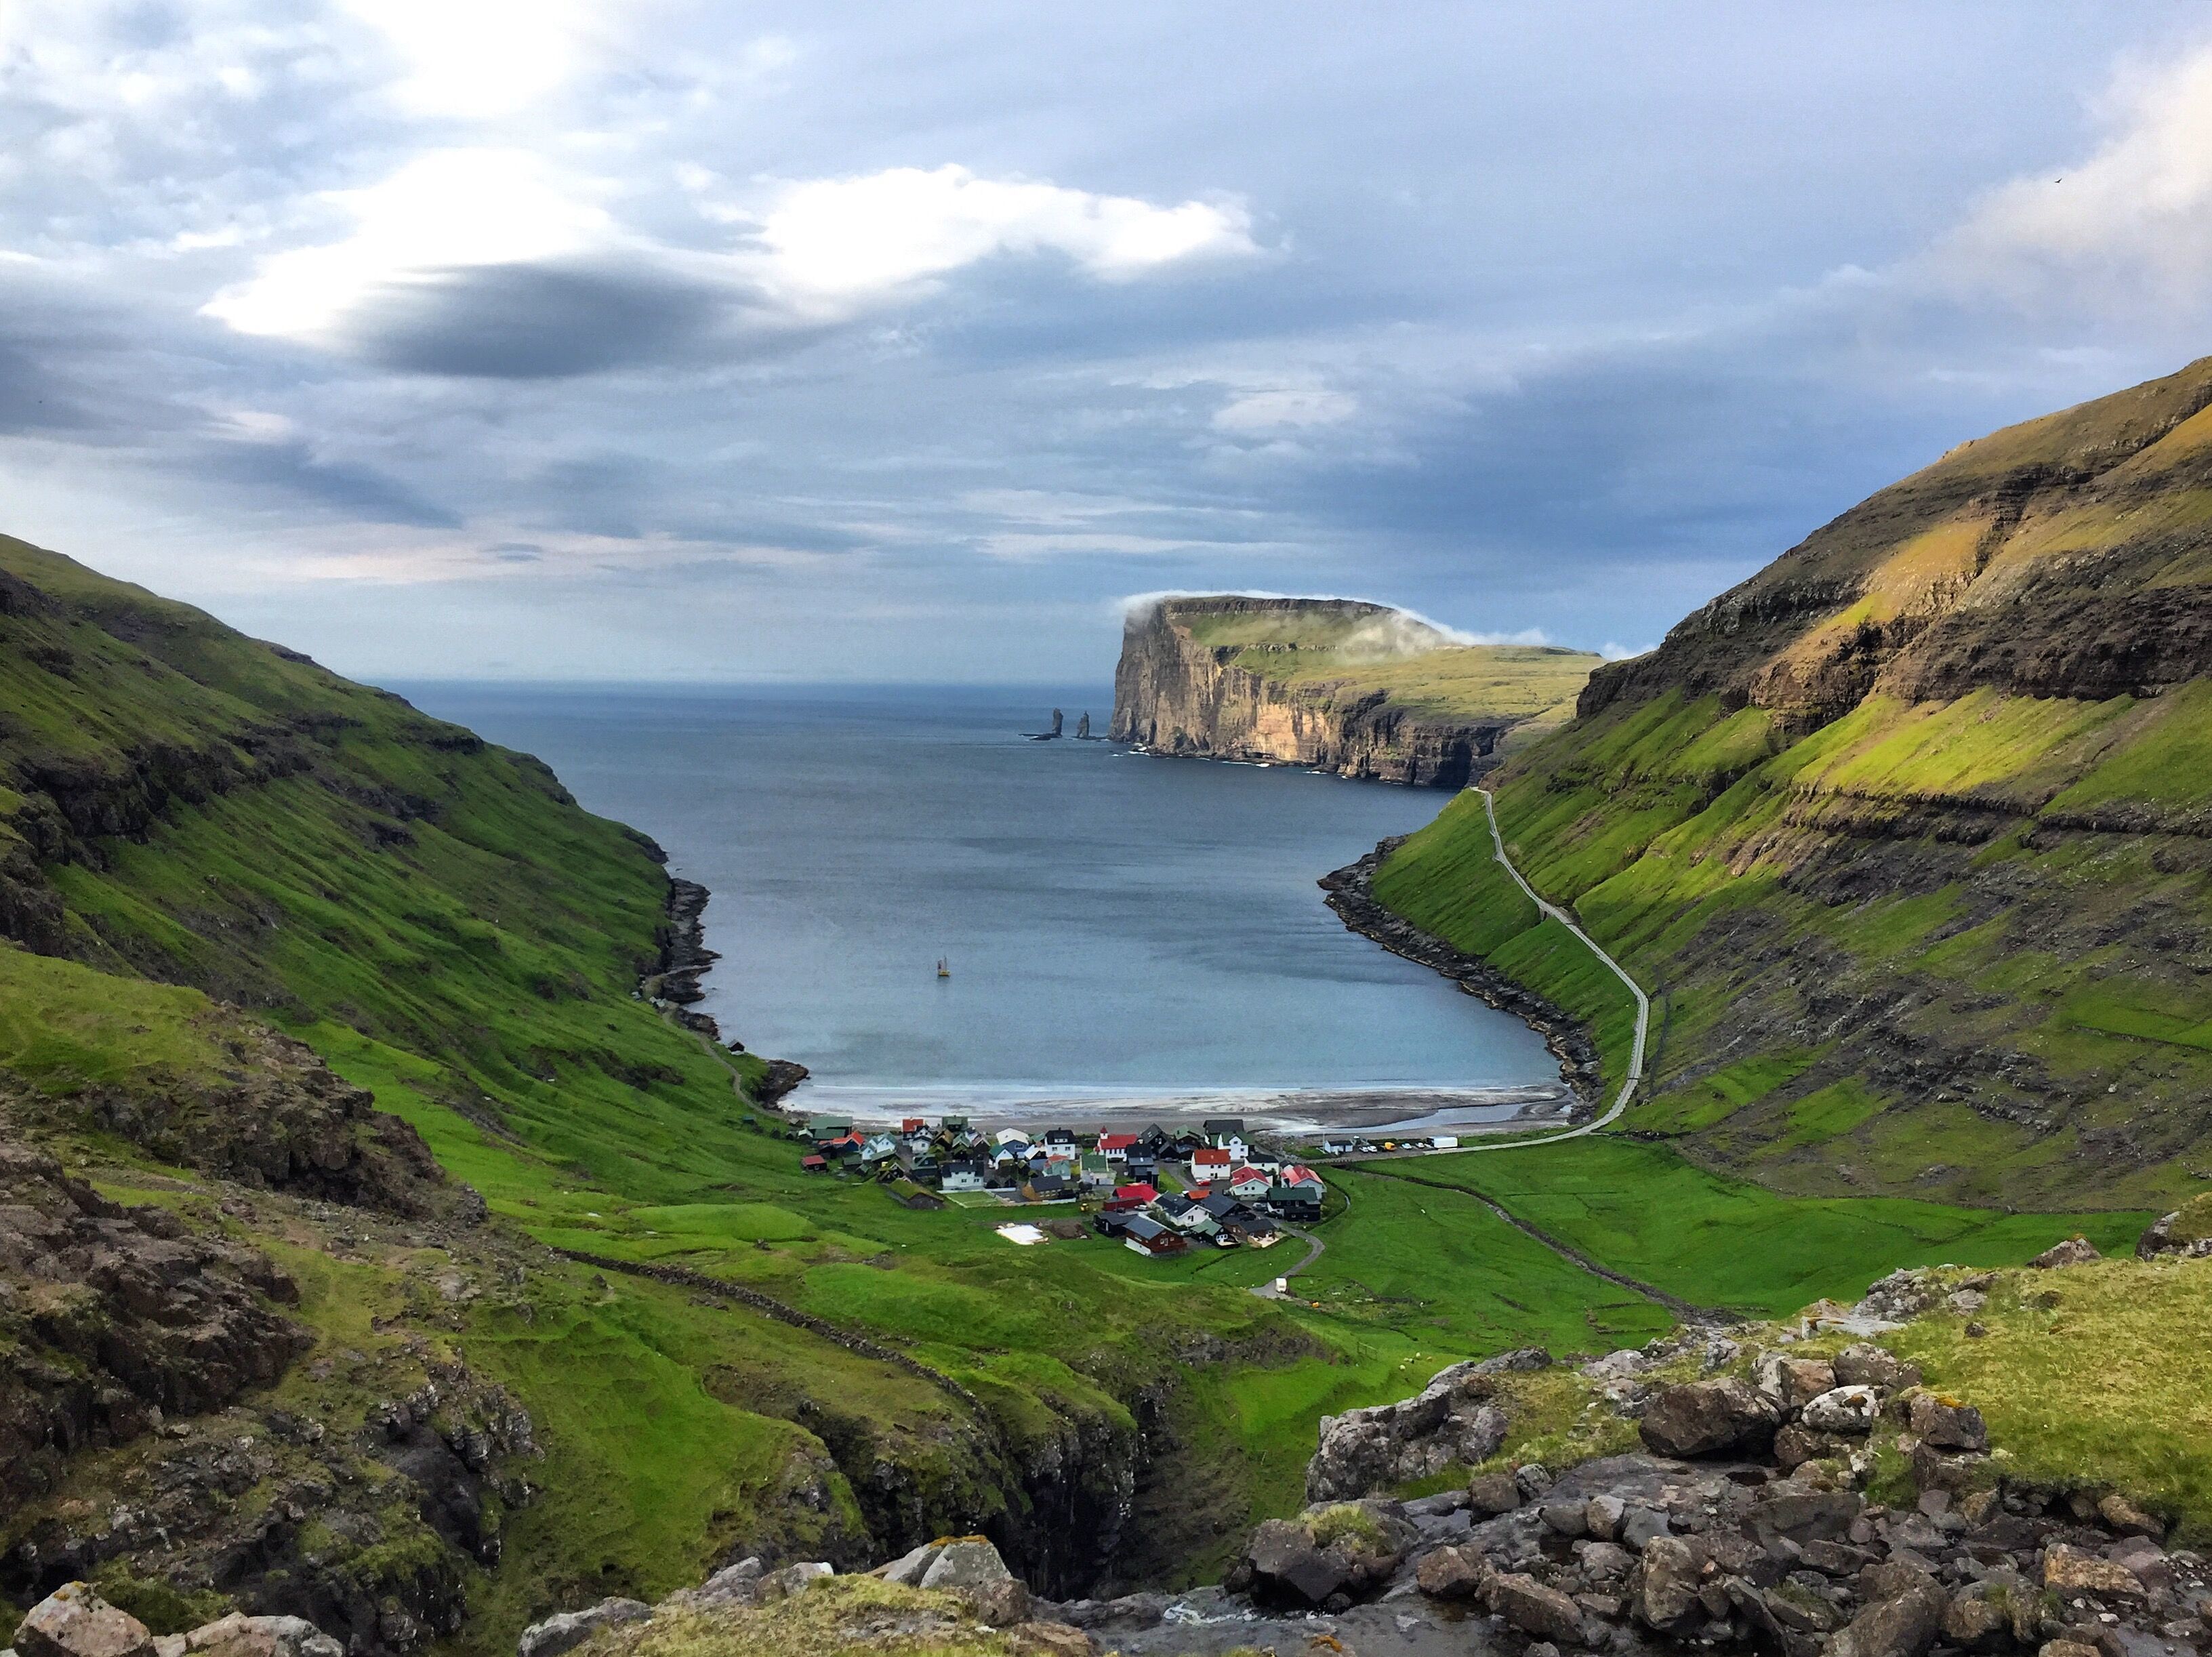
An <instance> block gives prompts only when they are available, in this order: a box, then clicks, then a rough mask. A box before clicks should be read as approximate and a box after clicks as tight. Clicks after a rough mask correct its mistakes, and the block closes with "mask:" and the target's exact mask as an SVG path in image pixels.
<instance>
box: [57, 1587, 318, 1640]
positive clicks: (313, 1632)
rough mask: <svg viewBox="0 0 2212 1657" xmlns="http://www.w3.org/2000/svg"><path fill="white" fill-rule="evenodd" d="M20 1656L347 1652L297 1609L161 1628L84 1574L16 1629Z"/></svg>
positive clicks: (59, 1590)
mask: <svg viewBox="0 0 2212 1657" xmlns="http://www.w3.org/2000/svg"><path fill="white" fill-rule="evenodd" d="M15 1650H16V1652H17V1653H18V1654H19V1657H344V1654H345V1648H343V1646H341V1645H340V1644H339V1643H338V1642H337V1641H336V1640H333V1639H332V1638H331V1636H329V1635H327V1634H325V1633H324V1632H323V1631H322V1630H320V1629H319V1628H317V1627H316V1626H315V1625H314V1624H313V1623H310V1622H307V1621H305V1620H303V1619H302V1618H297V1617H246V1616H243V1615H240V1614H239V1613H237V1612H233V1613H232V1614H231V1615H230V1616H228V1617H224V1618H218V1619H217V1620H216V1621H215V1622H212V1623H207V1624H202V1625H201V1626H200V1627H198V1628H196V1629H194V1630H191V1632H190V1633H189V1634H172V1635H161V1636H155V1635H154V1634H151V1633H149V1631H148V1630H147V1628H146V1625H145V1624H143V1623H142V1622H140V1621H139V1620H138V1619H137V1618H135V1617H133V1616H131V1614H130V1613H129V1612H128V1611H122V1610H120V1609H118V1607H116V1606H114V1605H109V1604H108V1603H107V1602H106V1600H105V1599H101V1598H100V1595H99V1594H98V1593H94V1591H93V1589H92V1587H91V1586H90V1585H89V1584H88V1583H84V1582H70V1583H68V1584H65V1585H64V1586H63V1587H59V1588H57V1589H56V1590H55V1591H54V1592H53V1593H51V1594H49V1595H47V1596H46V1598H45V1599H42V1600H40V1602H39V1603H38V1604H37V1605H33V1606H32V1607H31V1609H30V1611H28V1612H27V1613H26V1614H25V1616H24V1618H23V1621H22V1625H21V1627H19V1628H18V1629H17V1630H15Z"/></svg>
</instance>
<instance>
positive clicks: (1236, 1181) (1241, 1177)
mask: <svg viewBox="0 0 2212 1657" xmlns="http://www.w3.org/2000/svg"><path fill="white" fill-rule="evenodd" d="M1266 1178H1267V1175H1266V1174H1262V1173H1261V1172H1260V1170H1259V1169H1258V1168H1254V1167H1252V1166H1251V1165H1250V1164H1249V1163H1247V1164H1246V1165H1245V1166H1244V1167H1243V1168H1231V1170H1230V1172H1229V1182H1230V1183H1231V1185H1243V1183H1244V1182H1245V1181H1247V1180H1264V1179H1266Z"/></svg>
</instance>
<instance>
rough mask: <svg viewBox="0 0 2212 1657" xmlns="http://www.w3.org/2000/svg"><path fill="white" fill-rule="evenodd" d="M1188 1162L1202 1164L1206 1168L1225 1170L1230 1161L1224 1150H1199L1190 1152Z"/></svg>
mask: <svg viewBox="0 0 2212 1657" xmlns="http://www.w3.org/2000/svg"><path fill="white" fill-rule="evenodd" d="M1190 1160H1191V1161H1192V1162H1204V1163H1205V1164H1206V1166H1207V1167H1208V1168H1226V1167H1228V1166H1229V1163H1230V1160H1231V1159H1230V1156H1229V1153H1228V1152H1227V1151H1225V1150H1194V1151H1192V1152H1191V1153H1190Z"/></svg>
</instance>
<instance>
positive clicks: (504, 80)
mask: <svg viewBox="0 0 2212 1657" xmlns="http://www.w3.org/2000/svg"><path fill="white" fill-rule="evenodd" d="M345 4H346V9H348V10H349V11H350V12H352V13H353V14H354V15H356V16H357V17H359V18H360V19H361V20H362V21H364V22H366V23H369V24H372V25H374V27H376V28H378V29H380V30H381V31H383V33H384V34H385V35H386V38H387V39H389V40H390V41H391V42H392V46H393V47H394V48H395V49H396V51H397V52H398V54H399V56H400V58H401V60H402V61H403V62H404V64H406V66H407V70H408V73H407V75H406V76H405V78H404V79H402V80H400V81H399V82H397V83H395V84H394V86H393V87H392V93H393V95H394V96H395V97H396V98H397V99H398V101H399V103H400V105H401V106H402V107H403V108H404V109H406V110H408V111H409V112H411V113H414V114H418V115H442V116H448V117H458V118H465V119H479V120H481V119H489V118H492V117H495V116H501V115H511V114H513V113H514V112H516V111H517V110H520V109H523V108H525V107H526V106H529V105H531V104H532V103H535V102H537V101H538V100H539V99H541V98H543V97H544V96H545V95H546V94H548V93H550V92H552V91H553V90H555V89H556V88H558V87H559V86H561V85H562V82H565V81H567V80H568V78H569V76H571V75H572V74H574V71H575V70H576V68H577V66H578V64H579V62H580V59H581V58H582V57H583V55H584V54H583V52H582V51H581V49H580V48H581V47H582V46H583V44H584V41H583V38H582V37H583V36H584V34H585V32H586V23H587V12H586V8H585V7H584V6H583V5H582V4H581V3H580V0H345Z"/></svg>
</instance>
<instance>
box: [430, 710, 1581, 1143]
mask: <svg viewBox="0 0 2212 1657" xmlns="http://www.w3.org/2000/svg"><path fill="white" fill-rule="evenodd" d="M397 688H398V689H399V690H400V692H401V694H403V695H406V696H407V697H408V698H409V699H410V701H413V702H415V703H416V706H418V707H422V709H424V710H425V711H426V712H428V713H435V714H436V715H439V716H440V717H442V718H446V719H453V720H457V721H459V723H461V724H464V725H468V726H470V727H471V729H473V730H475V731H477V732H479V733H480V734H482V735H483V736H484V737H487V738H488V739H489V740H491V741H493V742H496V743H500V744H505V745H506V746H508V747H511V748H519V749H521V750H526V751H527V752H530V753H533V754H536V755H537V756H538V757H540V758H541V759H543V760H544V761H545V762H547V763H548V764H550V765H551V766H552V767H553V768H554V769H555V770H556V771H557V772H558V773H559V774H560V775H561V778H562V780H563V781H564V782H565V783H566V784H567V785H568V787H569V789H570V790H571V791H572V792H574V794H575V795H576V797H577V798H578V799H579V800H580V801H581V802H582V804H584V805H585V806H586V808H587V809H589V810H593V811H597V812H599V813H600V814H602V815H604V816H611V817H616V818H619V819H620V820H621V821H623V822H628V823H631V824H633V825H635V827H637V828H639V829H643V830H644V831H645V832H646V833H647V834H649V835H652V836H653V838H654V839H655V840H657V841H659V842H660V844H661V845H662V847H665V849H666V850H667V852H668V853H669V857H670V865H671V868H672V869H673V871H675V872H676V873H678V874H680V875H683V876H684V877H688V878H690V879H693V880H696V881H698V882H700V883H702V884H703V885H705V886H707V887H708V888H709V889H711V890H712V891H713V893H714V898H713V901H711V902H710V903H709V905H708V909H707V913H706V928H707V941H708V944H709V946H710V947H712V948H713V949H714V950H718V951H720V955H721V957H722V958H721V960H720V962H719V963H718V964H717V965H716V966H715V968H714V971H713V972H712V973H711V974H708V977H707V979H706V980H705V985H704V987H705V989H706V992H707V998H706V1000H705V1001H704V1002H703V1003H702V1008H703V1010H704V1011H708V1012H711V1013H712V1014H713V1015H714V1017H715V1018H716V1019H717V1020H718V1021H719V1022H720V1025H721V1027H722V1030H723V1032H724V1034H725V1035H728V1036H732V1037H734V1038H736V1039H738V1040H740V1041H743V1042H744V1044H745V1045H746V1046H747V1047H750V1049H752V1050H753V1051H754V1052H757V1053H763V1054H768V1055H772V1056H776V1057H781V1058H788V1059H797V1060H799V1062H800V1063H802V1064H804V1065H806V1066H807V1067H808V1069H809V1070H810V1071H811V1072H812V1077H811V1080H810V1081H809V1082H808V1083H806V1084H805V1086H804V1087H802V1088H801V1089H800V1090H799V1093H798V1094H797V1095H795V1096H793V1104H794V1105H796V1106H799V1107H801V1108H807V1109H812V1110H835V1111H849V1112H851V1113H853V1114H855V1115H856V1116H860V1117H864V1118H882V1117H896V1116H898V1115H902V1114H939V1113H941V1112H944V1111H947V1110H957V1111H964V1112H966V1113H967V1114H970V1115H973V1116H977V1117H979V1118H985V1119H990V1120H1029V1119H1030V1118H1031V1117H1033V1116H1035V1115H1036V1114H1037V1113H1038V1112H1040V1111H1044V1112H1052V1113H1055V1114H1056V1115H1057V1116H1060V1117H1074V1116H1079V1115H1080V1116H1085V1117H1087V1118H1089V1119H1091V1120H1118V1119H1120V1118H1121V1116H1123V1115H1124V1114H1130V1115H1138V1116H1150V1115H1168V1114H1187V1113H1191V1112H1218V1111H1221V1110H1234V1111H1237V1112H1241V1113H1243V1114H1250V1115H1254V1116H1257V1117H1264V1118H1269V1119H1271V1120H1276V1121H1279V1122H1284V1123H1294V1124H1299V1125H1313V1124H1322V1123H1332V1122H1346V1123H1349V1122H1364V1123H1370V1124H1379V1123H1384V1122H1401V1123H1406V1122H1413V1121H1416V1120H1418V1121H1420V1122H1423V1123H1425V1124H1429V1125H1431V1126H1444V1125H1448V1124H1451V1123H1457V1122H1467V1121H1476V1120H1498V1119H1501V1118H1504V1117H1508V1116H1511V1115H1513V1114H1516V1112H1518V1111H1521V1110H1522V1109H1523V1108H1534V1109H1537V1110H1541V1111H1549V1110H1553V1109H1557V1108H1559V1107H1560V1106H1561V1105H1562V1104H1563V1103H1564V1102H1565V1095H1564V1092H1563V1089H1561V1088H1560V1087H1559V1071H1558V1067H1557V1065H1556V1064H1555V1063H1554V1061H1553V1059H1552V1058H1551V1056H1550V1055H1549V1054H1548V1053H1547V1052H1546V1051H1545V1049H1544V1047H1543V1044H1542V1042H1541V1041H1540V1040H1539V1039H1538V1038H1537V1037H1536V1035H1534V1033H1533V1032H1531V1031H1530V1030H1529V1029H1527V1028H1526V1027H1525V1026H1524V1025H1522V1024H1521V1023H1519V1022H1518V1021H1517V1020H1515V1019H1512V1018H1510V1017H1506V1016H1505V1015H1504V1014H1501V1013H1498V1012H1497V1011H1493V1010H1492V1009H1491V1008H1489V1007H1487V1006H1485V1005H1482V1004H1481V1003H1480V1002H1479V1001H1477V1000H1475V999H1474V998H1472V997H1470V996H1468V995H1465V994H1462V993H1461V992H1459V991H1458V990H1456V989H1455V988H1454V987H1453V986H1451V985H1450V984H1449V983H1447V982H1446V981H1445V980H1443V979H1441V978H1439V977H1438V976H1437V975H1436V974H1433V973H1431V972H1429V971H1427V970H1425V968H1419V967H1416V966H1414V965H1413V964H1411V963H1410V962H1404V961H1401V960H1400V959H1398V958H1397V957H1396V956H1392V955H1390V954H1389V953H1387V952H1385V951H1384V950H1381V949H1379V948H1377V947H1376V945H1375V944H1371V943H1370V942H1369V941H1368V940H1367V939H1365V938H1360V937H1358V936H1357V935H1355V934H1353V933H1351V932H1346V930H1345V929H1344V927H1343V926H1342V925H1341V924H1340V922H1339V921H1338V920H1337V919H1336V917H1335V916H1334V914H1333V913H1331V912H1330V911H1329V910H1328V908H1327V907H1325V906H1324V905H1323V904H1322V895H1321V893H1320V891H1319V890H1318V889H1316V886H1315V881H1316V879H1317V878H1318V877H1320V876H1322V874H1325V873H1327V872H1328V871H1329V870H1331V869H1334V868H1337V867H1339V866H1340V865H1343V864H1346V863H1349V862H1351V861H1352V860H1353V859H1356V858H1358V856H1359V855H1360V854H1361V853H1364V852H1366V851H1367V850H1368V849H1369V848H1370V847H1372V846H1373V845H1374V844H1375V842H1376V841H1378V840H1380V839H1382V838H1383V836H1385V835H1397V834H1404V833H1407V832H1408V831H1409V830H1411V829H1417V828H1419V827H1420V826H1421V825H1422V824H1423V823H1425V822H1427V821H1429V820H1430V819H1431V817H1433V816H1435V815H1436V813H1437V811H1438V810H1442V809H1443V805H1444V804H1445V802H1446V798H1447V797H1446V796H1445V795H1443V794H1442V793H1439V792H1435V791H1432V790H1425V789H1418V790H1417V789H1409V788H1404V787H1399V786H1393V785H1390V784H1386V783H1365V782H1352V781H1349V780H1344V779H1340V778H1336V777H1329V776H1322V775H1317V774H1312V773H1310V772H1306V771H1303V770H1300V769H1297V768H1287V767H1279V766H1278V767H1259V766H1243V765H1228V764H1222V763H1219V762H1209V761H1201V760H1176V759H1167V758H1159V757H1152V756H1143V755H1138V754H1134V753H1131V752H1129V751H1127V750H1125V749H1123V748H1121V747H1120V746H1118V745H1116V744H1111V743H1107V742H1078V741H1076V740H1074V739H1073V734H1072V733H1073V731H1074V730H1075V728H1076V719H1077V716H1078V715H1079V713H1082V712H1084V711H1085V709H1086V708H1087V709H1088V711H1089V712H1090V713H1091V717H1092V720H1093V723H1094V724H1095V725H1097V726H1098V727H1099V728H1100V729H1102V730H1103V728H1104V727H1105V725H1106V724H1107V719H1108V714H1109V710H1110V706H1111V696H1110V694H1109V692H1107V691H1105V690H1104V689H1103V688H1102V689H1091V690H1088V691H1086V690H1084V689H1073V690H1059V691H1054V690H1051V689H1044V690H1036V691H1029V690H1012V691H1010V690H1006V689H974V688H961V689H913V688H903V687H902V688H898V689H874V690H854V689H842V688H839V689H781V688H778V689H757V688H750V687H748V688H720V687H717V688H710V689H689V688H686V689H660V688H655V689H607V688H604V687H597V686H594V687H589V688H586V687H565V686H514V685H484V684H414V685H403V686H399V687H397ZM1055 705H1057V706H1059V707H1062V708H1064V709H1065V710H1066V729H1067V731H1068V732H1069V733H1071V734H1070V735H1069V736H1067V737H1063V738H1062V739H1061V740H1060V741H1057V742H1032V741H1030V740H1028V739H1027V738H1026V737H1024V734H1023V733H1024V732H1025V731H1037V730H1041V729H1042V728H1044V725H1045V723H1046V721H1047V719H1048V714H1049V712H1050V709H1051V708H1052V707H1054V706H1055ZM940 958H941V959H943V960H944V961H945V962H946V964H947V966H948V967H949V968H950V974H951V975H950V976H949V977H944V978H940V977H939V976H938V974H937V970H936V968H937V962H939V959H940Z"/></svg>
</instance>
